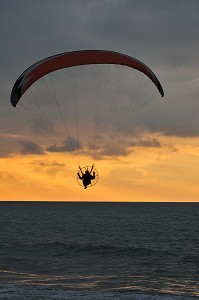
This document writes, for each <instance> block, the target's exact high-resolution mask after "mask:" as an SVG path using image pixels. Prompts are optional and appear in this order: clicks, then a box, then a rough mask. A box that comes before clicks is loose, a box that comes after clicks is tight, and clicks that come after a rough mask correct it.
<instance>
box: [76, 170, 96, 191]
mask: <svg viewBox="0 0 199 300" xmlns="http://www.w3.org/2000/svg"><path fill="white" fill-rule="evenodd" d="M91 172H92V170H91V171H90V172H89V171H88V170H86V172H85V173H84V174H83V173H82V176H81V175H80V174H79V172H78V173H77V175H78V177H79V179H81V180H82V182H83V185H84V188H85V189H87V186H88V185H89V184H91V180H93V179H95V172H93V175H91Z"/></svg>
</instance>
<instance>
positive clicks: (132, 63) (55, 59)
mask: <svg viewBox="0 0 199 300" xmlns="http://www.w3.org/2000/svg"><path fill="white" fill-rule="evenodd" d="M90 64H116V65H124V66H127V67H130V68H133V69H136V70H138V71H140V72H142V73H144V74H145V75H146V76H148V77H149V78H150V79H151V80H152V82H153V83H154V84H155V85H156V87H157V89H158V90H159V92H160V94H161V96H162V97H163V96H164V91H163V88H162V86H161V84H160V82H159V80H158V78H157V77H156V75H155V74H154V73H153V72H152V70H151V69H150V68H149V67H147V66H146V65H145V64H144V63H142V62H141V61H139V60H138V59H136V58H133V57H131V56H128V55H125V54H121V53H118V52H114V51H106V50H81V51H74V52H66V53H62V54H57V55H53V56H50V57H47V58H45V59H43V60H41V61H39V62H37V63H35V64H33V65H32V66H30V67H29V68H28V69H26V70H25V71H24V72H23V73H22V74H21V75H20V76H19V78H18V79H17V81H16V82H15V84H14V87H13V89H12V93H11V103H12V105H13V106H16V105H17V103H18V101H19V99H20V98H21V96H22V95H23V94H24V93H25V91H26V90H27V89H28V88H29V87H30V86H31V85H32V84H33V83H34V82H35V81H37V80H38V79H40V78H41V77H43V76H44V75H46V74H48V73H51V72H53V71H55V70H58V69H63V68H69V67H74V66H80V65H90Z"/></svg>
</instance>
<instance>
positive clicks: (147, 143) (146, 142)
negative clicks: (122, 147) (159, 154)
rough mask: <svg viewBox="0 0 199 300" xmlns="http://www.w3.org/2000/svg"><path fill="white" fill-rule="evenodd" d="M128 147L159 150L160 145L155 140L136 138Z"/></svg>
mask: <svg viewBox="0 0 199 300" xmlns="http://www.w3.org/2000/svg"><path fill="white" fill-rule="evenodd" d="M129 146H131V147H144V148H150V147H155V148H160V147H161V143H160V141H159V140H158V139H156V138H150V137H149V138H138V139H137V140H133V141H130V142H129Z"/></svg>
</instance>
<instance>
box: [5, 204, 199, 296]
mask: <svg viewBox="0 0 199 300" xmlns="http://www.w3.org/2000/svg"><path fill="white" fill-rule="evenodd" d="M198 297H199V203H198V204H197V203H43V202H40V203H36V202H35V203H22V202H19V203H13V202H11V203H8V202H1V203H0V299H71V300H73V299H74V300H77V299H100V300H101V299H127V300H128V299H139V300H140V299H165V300H167V299H192V298H198Z"/></svg>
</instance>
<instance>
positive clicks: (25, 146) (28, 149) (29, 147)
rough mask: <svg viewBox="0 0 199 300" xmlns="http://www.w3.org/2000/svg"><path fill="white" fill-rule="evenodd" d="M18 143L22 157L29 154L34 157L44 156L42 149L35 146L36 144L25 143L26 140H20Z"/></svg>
mask: <svg viewBox="0 0 199 300" xmlns="http://www.w3.org/2000/svg"><path fill="white" fill-rule="evenodd" d="M18 143H19V144H20V145H21V150H20V153H21V154H23V155H29V154H34V155H41V154H44V150H43V149H42V147H40V146H39V145H37V144H36V143H34V142H32V141H27V140H20V141H18Z"/></svg>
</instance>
